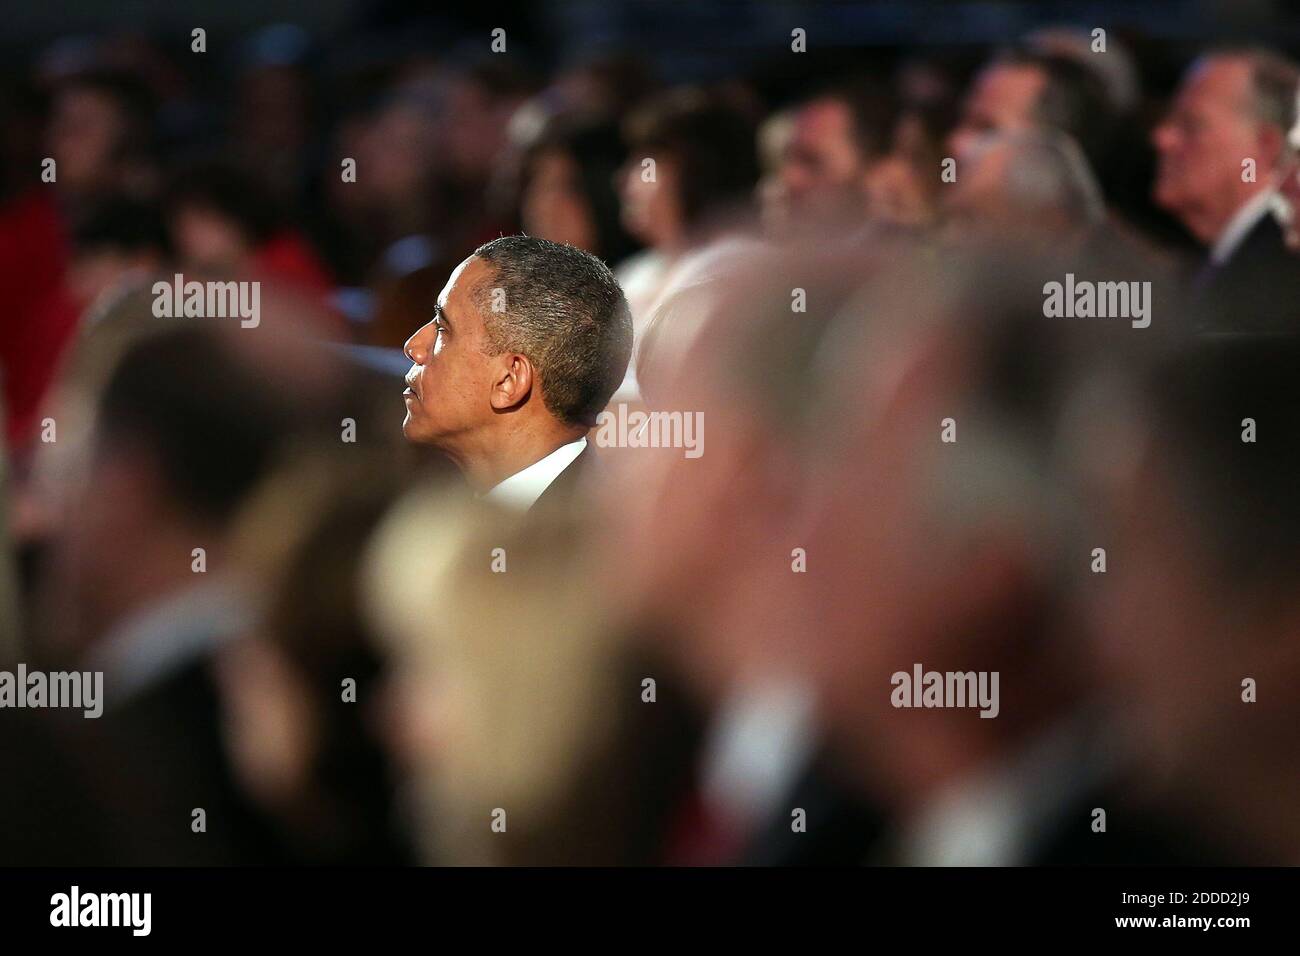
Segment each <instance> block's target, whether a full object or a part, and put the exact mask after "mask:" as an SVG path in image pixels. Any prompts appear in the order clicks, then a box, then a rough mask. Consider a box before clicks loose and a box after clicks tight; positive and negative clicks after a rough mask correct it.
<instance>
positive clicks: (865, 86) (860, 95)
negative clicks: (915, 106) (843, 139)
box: [813, 80, 901, 161]
mask: <svg viewBox="0 0 1300 956" xmlns="http://www.w3.org/2000/svg"><path fill="white" fill-rule="evenodd" d="M816 100H832V101H834V102H836V103H841V104H843V105H844V107H845V109H847V110H848V112H849V119H850V121H851V122H852V123H853V141H854V143H855V144H856V146H857V148H858V153H859V154H860V155H861V156H862V158H863V160H865V161H871V160H875V159H879V158H881V157H882V156H884V155H885V154H887V153H888V152H889V151H890V149H892V147H893V141H894V129H895V127H896V126H897V125H898V120H899V117H900V115H901V114H900V110H899V105H898V100H897V99H896V98H895V97H894V96H893V95H892V94H891V93H889V91H888V90H885V89H882V88H880V86H878V85H877V84H874V83H870V82H867V81H863V80H851V81H843V82H840V83H838V84H836V85H834V86H830V87H827V88H826V89H825V90H823V91H822V93H821V94H820V95H818V96H816V97H814V98H813V101H816Z"/></svg>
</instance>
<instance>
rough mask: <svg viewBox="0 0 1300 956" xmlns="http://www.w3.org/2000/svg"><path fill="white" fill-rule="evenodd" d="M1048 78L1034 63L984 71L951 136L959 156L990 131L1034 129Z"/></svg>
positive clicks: (953, 149)
mask: <svg viewBox="0 0 1300 956" xmlns="http://www.w3.org/2000/svg"><path fill="white" fill-rule="evenodd" d="M1046 82H1047V78H1046V77H1045V76H1043V73H1042V71H1041V70H1039V69H1038V68H1037V67H1034V66H1015V65H1010V64H999V65H996V66H990V67H988V68H987V69H985V70H984V71H983V72H981V73H980V75H979V77H978V78H977V79H976V80H975V86H974V87H973V88H972V89H971V91H970V95H969V96H968V97H967V98H966V102H965V103H964V104H963V106H962V114H961V120H960V122H958V124H957V128H956V129H954V130H953V131H952V133H951V135H949V137H948V151H949V154H950V155H953V156H956V155H958V154H960V153H962V152H964V151H966V150H968V149H970V148H971V146H972V145H973V144H974V143H975V141H976V140H978V139H979V137H981V136H983V135H986V134H988V133H994V132H998V133H1014V132H1022V131H1024V130H1030V129H1034V128H1035V127H1036V126H1037V125H1038V121H1037V119H1036V117H1035V113H1036V110H1037V107H1038V99H1039V97H1040V96H1042V93H1043V87H1044V86H1045V85H1046Z"/></svg>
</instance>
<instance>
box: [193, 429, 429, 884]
mask: <svg viewBox="0 0 1300 956" xmlns="http://www.w3.org/2000/svg"><path fill="white" fill-rule="evenodd" d="M398 488H399V484H398V480H397V472H396V469H395V468H394V465H393V462H392V459H391V458H389V457H388V456H384V455H372V456H364V455H359V454H356V453H353V454H351V455H347V456H346V457H344V456H341V455H335V454H325V453H323V452H322V451H316V452H313V453H304V454H300V455H298V456H297V457H296V458H294V459H293V460H292V461H290V462H289V463H287V464H286V465H284V466H281V467H280V468H278V469H277V470H276V472H275V473H274V474H273V475H272V476H271V477H270V479H269V480H268V481H267V482H265V483H264V484H263V486H262V487H261V488H259V490H258V491H257V493H256V494H255V495H254V497H253V499H252V501H250V503H249V505H248V506H247V507H246V508H245V509H244V511H243V513H242V514H241V516H240V520H239V523H238V527H237V529H236V532H235V539H234V545H233V555H234V561H233V563H234V564H235V565H236V566H237V567H238V573H239V576H240V581H241V583H242V585H243V587H244V593H245V594H246V595H247V596H248V598H249V599H250V600H251V601H252V603H253V606H254V607H255V608H256V609H257V610H258V613H257V614H256V615H255V617H254V621H255V623H254V624H253V625H252V626H251V628H250V630H249V632H248V633H246V634H244V635H241V637H240V639H238V640H235V641H232V642H230V643H229V644H228V645H226V646H224V647H223V648H221V649H220V650H219V652H218V655H217V661H218V664H219V665H220V666H219V667H218V668H217V671H216V673H217V676H218V678H219V681H220V685H221V695H222V700H223V704H224V705H225V713H226V720H225V726H224V733H225V736H226V742H227V746H228V748H229V751H230V754H231V759H232V764H233V767H234V770H235V773H236V775H237V777H238V780H239V782H240V784H241V785H242V787H243V788H244V790H245V791H246V792H247V793H248V794H249V795H250V796H251V797H252V798H253V800H255V801H256V802H257V804H258V805H259V806H260V807H261V808H262V809H263V810H265V811H266V812H267V813H268V814H269V815H270V816H271V817H272V818H273V819H274V820H275V821H276V823H277V825H278V828H279V830H280V832H281V833H282V834H283V836H284V839H285V840H286V842H287V843H288V844H289V845H290V846H292V847H293V848H294V850H295V858H296V859H302V860H305V861H311V862H319V863H332V864H350V863H364V864H376V863H401V862H405V861H406V856H407V849H406V847H405V846H403V845H402V842H401V841H400V839H399V837H398V835H397V828H396V825H395V823H396V821H395V814H394V812H393V806H394V778H393V774H392V773H391V769H390V767H389V765H388V761H387V760H386V759H385V752H384V750H383V749H382V747H381V743H380V742H381V739H382V731H383V713H382V709H381V705H380V704H379V694H378V688H379V682H380V678H381V674H382V670H383V664H382V660H383V657H382V654H381V648H380V647H379V646H378V644H377V642H376V640H375V639H374V636H373V634H372V633H371V631H370V629H369V628H368V626H367V624H366V622H365V621H364V620H363V618H362V615H361V598H360V587H361V581H360V574H361V570H362V565H361V561H362V558H363V557H364V554H365V545H366V542H367V541H368V539H369V537H370V535H371V533H372V532H373V531H374V529H375V527H376V525H378V523H379V521H380V519H381V518H382V517H383V515H384V513H385V510H386V509H387V508H388V506H389V505H390V504H391V503H392V501H393V499H394V498H395V497H396V495H397V492H398Z"/></svg>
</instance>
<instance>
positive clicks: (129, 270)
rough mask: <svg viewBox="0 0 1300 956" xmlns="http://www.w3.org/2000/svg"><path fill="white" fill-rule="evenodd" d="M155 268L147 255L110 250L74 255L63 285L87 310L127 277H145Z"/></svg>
mask: <svg viewBox="0 0 1300 956" xmlns="http://www.w3.org/2000/svg"><path fill="white" fill-rule="evenodd" d="M158 265H159V256H158V255H156V254H155V253H151V252H124V251H122V250H119V249H113V248H100V249H88V250H85V251H81V252H78V253H77V255H76V256H75V257H74V258H73V260H72V261H71V262H70V263H69V264H68V274H67V284H68V288H69V289H70V290H71V292H72V295H73V297H74V298H75V299H76V300H77V302H78V303H80V304H81V305H82V306H83V307H85V306H89V305H90V304H91V303H93V302H94V301H95V300H96V299H98V298H99V297H100V296H101V295H103V294H104V293H105V292H106V291H108V290H109V289H111V288H113V287H114V286H116V285H117V284H118V283H119V282H122V281H123V280H124V279H126V277H127V276H134V275H145V274H148V273H149V272H152V271H153V270H154V269H156V268H157V267H158Z"/></svg>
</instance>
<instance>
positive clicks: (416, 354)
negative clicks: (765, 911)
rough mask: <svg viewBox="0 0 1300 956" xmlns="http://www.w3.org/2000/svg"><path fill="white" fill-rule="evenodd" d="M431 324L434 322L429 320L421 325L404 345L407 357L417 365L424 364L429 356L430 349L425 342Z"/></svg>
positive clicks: (403, 349)
mask: <svg viewBox="0 0 1300 956" xmlns="http://www.w3.org/2000/svg"><path fill="white" fill-rule="evenodd" d="M431 325H433V323H432V322H428V323H426V324H424V325H422V326H420V327H419V328H418V329H416V330H415V334H414V335H412V336H411V337H410V338H409V339H407V340H406V344H405V345H403V346H402V351H403V352H405V353H406V357H407V358H409V359H410V360H411V361H412V362H414V363H415V364H416V365H423V364H424V361H425V359H427V358H428V357H429V350H428V347H427V346H426V344H425V342H426V340H427V335H426V332H427V331H428V329H429V326H431Z"/></svg>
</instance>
